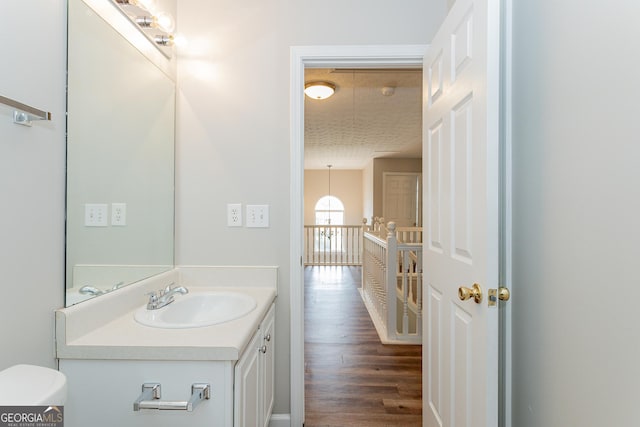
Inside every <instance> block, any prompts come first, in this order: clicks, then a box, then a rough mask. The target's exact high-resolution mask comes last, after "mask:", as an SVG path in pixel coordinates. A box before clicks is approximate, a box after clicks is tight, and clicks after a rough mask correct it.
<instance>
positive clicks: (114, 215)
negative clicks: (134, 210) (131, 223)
mask: <svg viewBox="0 0 640 427" xmlns="http://www.w3.org/2000/svg"><path fill="white" fill-rule="evenodd" d="M111 225H113V226H124V225H127V204H126V203H111Z"/></svg>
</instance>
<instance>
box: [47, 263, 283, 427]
mask: <svg viewBox="0 0 640 427" xmlns="http://www.w3.org/2000/svg"><path fill="white" fill-rule="evenodd" d="M170 283H175V284H178V285H180V286H184V287H186V288H187V289H188V290H189V293H188V294H187V295H176V296H175V302H173V303H172V304H169V305H168V306H167V307H165V308H169V307H171V305H173V304H175V310H181V308H180V306H179V304H180V298H185V300H184V301H187V299H186V297H189V296H191V297H194V298H196V299H195V300H197V298H199V297H200V296H201V295H206V294H207V293H211V292H220V293H235V294H238V295H243V296H244V297H246V298H251V299H253V300H254V301H255V307H254V308H253V309H251V310H250V311H249V312H248V313H246V314H244V315H243V316H241V317H239V318H236V319H233V320H229V321H224V322H222V323H217V324H213V325H210V326H201V327H153V326H147V325H143V324H141V323H139V322H138V321H136V320H135V318H134V317H135V313H136V312H137V311H139V310H140V308H141V307H144V306H146V304H147V302H148V299H149V296H148V295H147V294H148V293H149V292H152V291H156V290H158V289H163V288H165V287H166V286H167V285H169V284H170ZM276 296H277V268H275V267H178V268H175V269H173V270H172V271H169V272H166V273H163V274H160V275H158V276H155V277H152V278H149V279H146V280H143V281H141V282H139V283H137V284H134V285H131V286H128V287H127V288H125V289H120V290H118V292H114V293H113V294H109V295H104V296H101V297H100V298H96V299H93V300H90V301H86V302H83V303H81V304H78V305H75V306H72V307H68V308H65V309H60V310H58V311H56V351H57V357H58V359H59V363H60V371H62V372H63V373H64V374H65V375H66V376H67V379H68V387H69V392H68V399H67V403H66V406H65V421H66V424H65V425H67V426H69V427H82V426H87V425H91V426H95V427H99V426H105V427H107V426H109V427H111V426H114V425H117V426H122V427H134V426H135V427H146V426H149V427H150V426H154V427H156V426H158V427H165V426H166V427H169V426H178V425H179V426H185V427H188V426H210V427H234V426H235V427H239V426H252V427H253V426H256V427H265V426H267V425H268V423H269V418H270V416H271V410H272V408H273V390H274V362H275V358H274V350H275V347H274V343H275V336H276V331H275V299H276ZM163 309H164V308H161V309H159V310H163ZM176 312H177V311H176Z"/></svg>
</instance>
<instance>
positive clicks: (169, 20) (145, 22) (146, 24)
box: [136, 12, 176, 34]
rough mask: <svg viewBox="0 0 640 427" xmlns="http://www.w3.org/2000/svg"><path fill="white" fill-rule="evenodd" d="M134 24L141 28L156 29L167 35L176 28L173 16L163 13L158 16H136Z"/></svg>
mask: <svg viewBox="0 0 640 427" xmlns="http://www.w3.org/2000/svg"><path fill="white" fill-rule="evenodd" d="M136 24H138V25H139V26H140V27H142V28H158V29H160V30H162V31H164V32H165V33H168V34H170V33H172V32H173V30H175V28H176V23H175V20H174V19H173V16H171V15H169V14H168V13H165V12H162V13H159V14H158V16H137V17H136Z"/></svg>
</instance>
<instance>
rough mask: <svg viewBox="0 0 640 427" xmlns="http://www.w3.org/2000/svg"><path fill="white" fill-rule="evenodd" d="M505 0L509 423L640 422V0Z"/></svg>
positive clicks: (533, 426)
mask: <svg viewBox="0 0 640 427" xmlns="http://www.w3.org/2000/svg"><path fill="white" fill-rule="evenodd" d="M513 3H514V25H513V27H514V32H515V37H514V42H515V49H514V50H515V52H514V57H515V60H514V85H515V87H514V109H513V112H514V120H513V123H514V168H513V170H514V184H515V191H514V192H515V196H514V284H513V292H512V301H511V304H512V309H513V316H514V318H513V341H514V342H513V360H514V361H513V372H514V378H513V399H514V401H513V403H514V406H513V411H514V412H513V426H515V427H540V426H581V427H597V426H604V425H607V426H636V425H640V412H639V411H638V410H637V406H638V380H639V379H640V363H638V361H639V360H640V345H638V337H640V327H639V324H640V323H639V322H638V314H637V313H638V298H637V296H636V295H637V290H638V286H639V285H640V280H639V279H638V271H637V265H638V259H639V257H640V250H639V249H638V245H639V243H640V224H639V218H640V215H639V213H640V190H639V186H638V185H639V183H640V166H639V163H640V144H638V138H639V135H640V120H638V111H639V109H638V103H637V100H638V99H639V98H640V83H639V81H638V70H639V69H640V60H639V59H638V40H640V26H638V24H637V16H638V5H637V2H635V1H624V0H616V1H613V2H584V1H579V0H528V1H514V2H513Z"/></svg>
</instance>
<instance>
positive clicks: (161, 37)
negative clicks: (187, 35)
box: [153, 34, 173, 46]
mask: <svg viewBox="0 0 640 427" xmlns="http://www.w3.org/2000/svg"><path fill="white" fill-rule="evenodd" d="M153 41H154V42H156V44H158V46H173V36H172V35H171V34H169V35H166V34H158V35H156V36H154V37H153Z"/></svg>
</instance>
